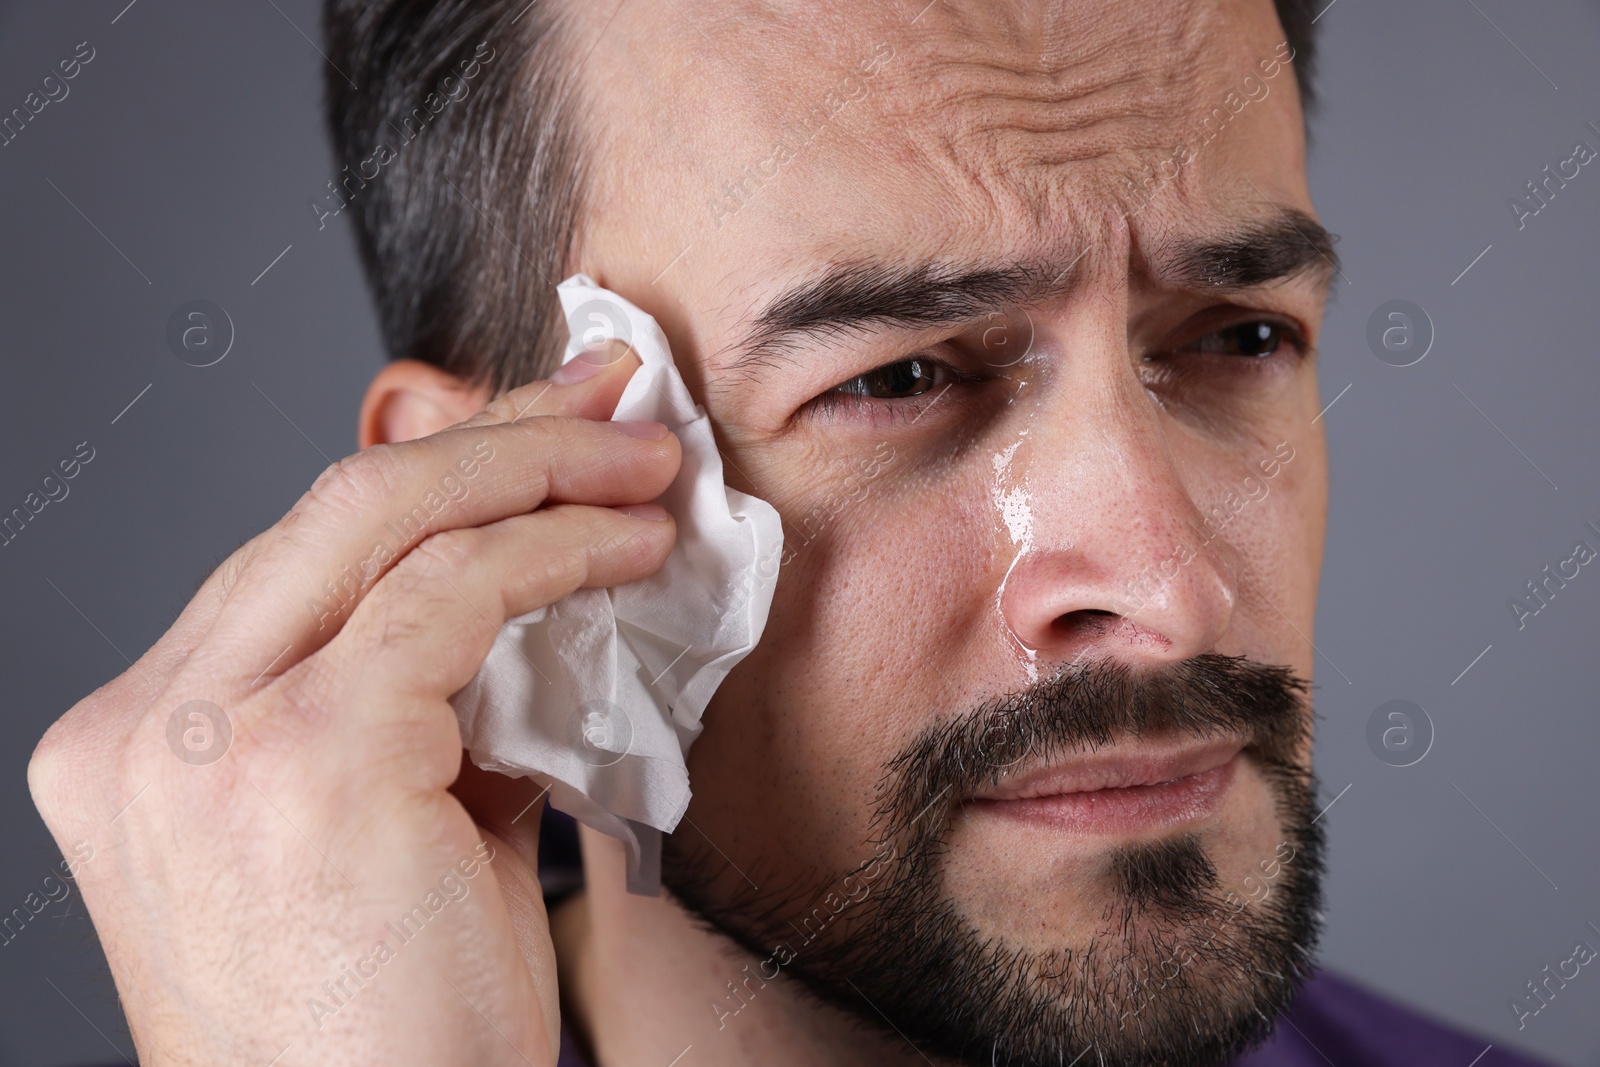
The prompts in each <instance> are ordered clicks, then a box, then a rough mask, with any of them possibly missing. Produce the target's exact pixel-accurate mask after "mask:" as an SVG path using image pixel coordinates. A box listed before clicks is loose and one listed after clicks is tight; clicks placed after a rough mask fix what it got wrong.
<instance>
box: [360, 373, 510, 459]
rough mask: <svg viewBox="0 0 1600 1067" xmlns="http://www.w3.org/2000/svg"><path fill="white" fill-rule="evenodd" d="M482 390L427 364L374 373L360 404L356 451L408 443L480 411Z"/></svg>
mask: <svg viewBox="0 0 1600 1067" xmlns="http://www.w3.org/2000/svg"><path fill="white" fill-rule="evenodd" d="M490 395H491V390H490V387H489V386H488V385H477V386H474V385H471V384H469V383H467V382H465V381H462V380H461V379H460V378H457V377H456V376H455V375H453V374H450V373H449V372H447V371H442V370H440V369H439V368H438V367H435V366H433V365H432V364H431V363H423V362H421V361H420V360H415V359H401V360H396V361H395V362H393V363H390V364H389V365H388V366H386V367H384V368H383V370H381V371H379V372H378V374H377V377H375V378H373V379H372V384H371V385H369V386H367V395H366V398H365V399H364V400H363V401H362V402H361V423H360V427H359V429H358V431H357V433H358V439H359V442H360V445H361V447H362V448H369V447H371V446H372V445H381V444H395V443H397V442H400V441H413V440H415V439H416V438H418V437H426V436H428V435H429V434H431V433H438V432H439V431H440V430H442V429H444V428H445V427H447V426H454V425H455V424H456V423H458V422H463V421H465V420H467V419H470V418H471V417H472V416H474V415H476V414H477V413H478V412H480V411H482V410H483V409H484V407H485V406H486V405H487V404H488V403H489V399H490Z"/></svg>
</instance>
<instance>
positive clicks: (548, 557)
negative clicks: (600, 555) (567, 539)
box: [537, 545, 589, 590]
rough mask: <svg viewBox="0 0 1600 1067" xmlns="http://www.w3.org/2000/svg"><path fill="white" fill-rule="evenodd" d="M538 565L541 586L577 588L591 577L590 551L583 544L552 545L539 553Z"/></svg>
mask: <svg viewBox="0 0 1600 1067" xmlns="http://www.w3.org/2000/svg"><path fill="white" fill-rule="evenodd" d="M537 565H538V568H539V570H538V581H539V586H540V587H541V588H543V589H551V590H567V589H577V588H580V587H581V586H582V585H583V583H584V582H585V581H587V580H588V577H589V552H588V549H587V548H585V547H584V546H582V545H573V546H552V547H551V548H550V549H549V550H548V551H545V552H541V553H540V554H539V558H538V560H537Z"/></svg>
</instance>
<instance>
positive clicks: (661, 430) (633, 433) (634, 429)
mask: <svg viewBox="0 0 1600 1067" xmlns="http://www.w3.org/2000/svg"><path fill="white" fill-rule="evenodd" d="M611 425H612V426H614V427H616V429H617V432H619V433H625V434H627V435H628V436H629V437H637V438H639V440H641V441H659V440H661V439H662V438H663V437H665V436H667V428H666V427H665V426H663V425H662V424H661V423H659V422H629V421H627V420H623V421H620V422H613V423H612V424H611Z"/></svg>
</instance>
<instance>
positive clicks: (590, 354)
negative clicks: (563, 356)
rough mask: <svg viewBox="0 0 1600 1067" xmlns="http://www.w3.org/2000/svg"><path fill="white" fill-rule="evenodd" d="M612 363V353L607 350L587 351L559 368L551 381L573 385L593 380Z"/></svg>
mask: <svg viewBox="0 0 1600 1067" xmlns="http://www.w3.org/2000/svg"><path fill="white" fill-rule="evenodd" d="M612 362H614V361H613V360H612V359H611V353H610V352H609V351H607V350H606V349H603V348H591V349H587V350H586V351H583V352H579V353H578V354H577V355H576V356H573V357H572V358H571V359H570V360H568V361H567V362H565V363H563V364H561V366H559V367H557V368H556V369H555V373H553V374H551V375H550V380H551V381H552V382H555V383H556V384H557V385H573V384H575V383H577V382H581V381H586V380H588V379H590V378H593V377H594V376H595V375H596V374H599V373H600V372H601V371H603V370H605V369H606V367H608V366H610V365H611V363H612Z"/></svg>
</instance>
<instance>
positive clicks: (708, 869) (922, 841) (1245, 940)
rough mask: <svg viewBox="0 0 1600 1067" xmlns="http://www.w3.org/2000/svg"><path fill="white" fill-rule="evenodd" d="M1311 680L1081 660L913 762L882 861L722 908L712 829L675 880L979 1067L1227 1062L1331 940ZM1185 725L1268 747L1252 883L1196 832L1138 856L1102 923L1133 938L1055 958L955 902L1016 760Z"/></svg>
mask: <svg viewBox="0 0 1600 1067" xmlns="http://www.w3.org/2000/svg"><path fill="white" fill-rule="evenodd" d="M1305 690H1306V685H1305V683H1304V682H1302V681H1300V680H1299V679H1297V678H1295V677H1294V675H1292V674H1291V673H1290V672H1289V671H1287V670H1285V669H1283V668H1280V667H1270V666H1263V665H1260V664H1256V663H1252V662H1250V661H1248V660H1245V659H1243V658H1239V657H1228V656H1220V655H1212V654H1208V655H1202V656H1197V657H1194V658H1193V659H1189V660H1186V661H1184V662H1182V663H1177V664H1173V665H1171V666H1167V667H1161V668H1153V669H1143V670H1139V671H1137V672H1136V671H1134V670H1132V669H1130V668H1128V667H1125V666H1122V665H1120V664H1116V663H1111V662H1104V663H1095V664H1090V665H1088V666H1086V667H1082V668H1075V667H1069V668H1065V669H1063V670H1062V672H1061V673H1060V674H1058V675H1057V676H1056V677H1054V678H1052V679H1049V680H1048V681H1044V682H1040V683H1038V684H1036V685H1034V686H1031V687H1030V688H1029V689H1027V690H1025V691H1023V692H1021V693H1018V694H1015V695H1013V696H1010V697H1007V698H1004V699H1002V700H1000V701H997V702H995V703H992V704H989V705H986V706H984V707H982V708H979V709H978V710H976V711H975V712H972V713H970V714H968V715H965V716H962V717H961V718H958V719H955V720H953V721H950V722H947V723H943V724H940V725H938V726H935V727H933V728H931V729H930V730H928V731H927V732H926V733H924V734H923V735H922V736H920V737H918V738H917V739H916V740H915V741H914V742H913V743H911V744H910V745H908V746H907V747H906V748H905V749H904V750H903V751H902V752H901V753H900V754H899V755H898V756H896V757H895V758H894V759H893V760H892V761H891V762H890V763H889V765H888V767H887V768H886V771H885V774H884V777H883V779H882V781H881V783H880V785H879V789H878V808H877V814H876V819H875V822H874V830H875V842H874V845H875V856H874V858H873V859H870V860H867V861H865V862H863V863H862V864H860V865H858V867H857V868H856V869H855V870H854V871H852V872H849V873H846V874H840V873H838V872H832V873H825V874H823V875H822V876H820V877H817V878H816V879H814V880H808V882H807V884H805V885H800V884H798V883H795V882H791V883H790V884H788V885H787V886H786V887H785V888H784V889H783V890H782V891H773V890H770V889H769V890H768V891H766V892H762V893H754V892H749V891H740V892H737V893H736V895H734V896H733V897H732V899H729V900H727V901H726V902H724V901H719V900H716V899H713V897H712V895H711V894H710V893H709V892H708V890H709V887H710V886H711V884H712V880H713V878H714V877H715V874H716V872H717V871H718V870H719V867H720V864H719V863H718V862H717V860H716V857H715V855H714V854H711V850H710V849H709V848H708V847H706V844H707V843H706V842H705V840H704V839H703V838H701V837H700V836H699V835H698V834H697V833H696V832H695V831H692V830H691V831H689V832H688V833H687V834H686V833H685V832H683V831H680V832H678V833H677V834H675V835H673V836H672V837H669V838H668V839H667V842H666V848H665V849H664V852H663V881H664V883H665V884H666V886H667V887H668V888H669V889H670V890H671V891H672V892H673V894H674V895H675V896H676V897H677V898H678V899H679V900H680V901H681V902H682V903H683V904H684V905H685V906H686V907H687V908H688V909H690V911H692V912H693V913H695V914H697V915H698V916H699V917H700V918H701V919H702V920H703V921H705V922H706V923H708V924H709V925H710V926H711V927H712V928H713V929H714V930H717V931H719V932H721V933H723V934H725V935H726V936H728V937H730V938H732V939H733V940H734V941H736V942H738V943H739V944H740V945H742V946H743V947H744V948H746V949H747V950H748V951H750V952H751V953H753V954H755V955H756V956H757V957H758V958H761V959H762V960H763V961H764V962H766V966H767V968H768V969H764V970H763V972H762V973H763V976H764V977H768V978H770V977H772V971H771V969H770V968H773V967H776V968H777V969H780V970H783V971H787V972H789V973H791V974H793V975H794V976H795V977H796V978H798V979H799V980H800V981H801V982H802V983H804V985H805V987H806V988H807V989H808V990H809V991H810V992H811V993H812V994H814V995H815V996H816V997H818V998H819V999H821V1000H823V1001H824V1002H827V1003H829V1004H833V1005H835V1006H837V1007H840V1008H843V1009H844V1010H846V1011H848V1012H849V1013H850V1014H851V1015H853V1016H855V1017H856V1018H857V1019H859V1020H860V1021H861V1022H863V1023H866V1024H868V1025H870V1026H872V1027H873V1028H875V1029H877V1030H880V1031H881V1032H883V1033H884V1034H885V1035H887V1036H889V1037H891V1038H894V1037H896V1035H898V1038H903V1039H905V1040H907V1041H909V1042H911V1043H912V1045H913V1046H914V1047H915V1048H916V1049H918V1050H919V1051H920V1052H922V1053H924V1054H926V1055H930V1056H937V1057H940V1058H943V1059H946V1060H950V1061H954V1062H958V1063H962V1064H970V1065H972V1067H991V1065H998V1064H1040V1065H1044V1064H1054V1065H1058V1067H1064V1065H1067V1064H1074V1063H1076V1064H1082V1065H1084V1067H1088V1065H1094V1067H1124V1065H1126V1067H1135V1065H1138V1067H1158V1065H1159V1067H1211V1065H1216V1064H1223V1063H1226V1062H1227V1061H1228V1059H1229V1058H1230V1057H1232V1056H1233V1055H1236V1054H1237V1053H1239V1052H1241V1051H1243V1050H1244V1049H1246V1048H1248V1047H1250V1046H1251V1045H1253V1044H1256V1043H1258V1042H1259V1041H1261V1040H1262V1039H1263V1038H1265V1037H1266V1036H1267V1035H1268V1034H1269V1033H1270V1032H1271V1029H1272V1024H1273V1020H1274V1016H1275V1014H1276V1013H1277V1012H1278V1011H1279V1010H1280V1009H1281V1008H1283V1007H1284V1006H1286V1005H1287V1004H1288V1002H1289V1001H1290V1000H1291V999H1292V998H1293V996H1294V993H1295V991H1296V990H1297V989H1298V987H1299V984H1300V982H1301V981H1302V980H1303V979H1304V977H1305V975H1306V973H1307V971H1308V968H1309V966H1310V962H1311V950H1312V947H1313V945H1314V943H1315V941H1316V938H1317V935H1318V917H1319V912H1318V909H1319V904H1320V895H1321V893H1320V885H1321V875H1322V852H1323V839H1322V832H1321V828H1320V827H1319V826H1317V824H1316V821H1315V814H1314V810H1313V809H1314V797H1315V779H1314V778H1313V776H1312V774H1311V772H1310V769H1309V767H1305V766H1302V765H1301V764H1300V762H1299V760H1300V758H1301V757H1300V755H1299V752H1300V750H1301V746H1302V744H1303V742H1304V741H1305V740H1306V738H1307V736H1308V734H1309V731H1310V709H1309V707H1308V706H1307V702H1306V700H1305ZM1175 735H1187V736H1192V737H1195V738H1199V739H1211V738H1217V737H1245V738H1248V739H1249V742H1248V744H1247V745H1246V748H1245V750H1244V751H1245V753H1246V755H1247V756H1249V757H1250V759H1251V760H1252V761H1253V763H1254V765H1255V766H1256V768H1257V769H1258V770H1259V771H1260V772H1261V773H1262V775H1263V777H1264V778H1265V780H1266V782H1267V784H1268V786H1269V788H1270V789H1271V791H1272V794H1273V799H1274V807H1275V811H1276V815H1277V819H1278V823H1279V826H1280V827H1281V828H1282V840H1281V843H1280V844H1279V845H1278V848H1277V850H1275V852H1274V853H1273V855H1271V856H1264V857H1260V859H1261V864H1260V866H1259V867H1258V868H1257V870H1258V871H1260V872H1261V873H1260V874H1258V875H1255V876H1253V877H1252V878H1250V879H1246V880H1245V881H1246V882H1247V883H1251V884H1245V885H1240V886H1228V885H1224V884H1222V882H1221V880H1220V878H1219V876H1218V873H1217V870H1216V868H1215V866H1214V865H1213V863H1212V862H1211V859H1210V858H1209V856H1208V855H1207V854H1206V850H1205V847H1204V845H1203V844H1202V842H1201V840H1200V838H1199V836H1198V835H1195V834H1185V835H1180V836H1176V837H1174V838H1169V839H1164V840H1160V841H1154V842H1149V843H1143V844H1140V845H1137V846H1131V847H1120V848H1117V849H1115V850H1113V851H1112V853H1111V855H1110V861H1111V862H1110V867H1109V872H1108V873H1109V883H1110V888H1111V889H1112V900H1113V903H1112V904H1110V905H1108V907H1107V908H1106V911H1105V913H1104V914H1103V915H1102V917H1101V918H1102V924H1103V925H1104V926H1105V927H1108V928H1109V929H1111V930H1113V931H1115V933H1113V934H1111V935H1096V936H1095V937H1093V938H1091V939H1090V941H1089V942H1088V943H1087V944H1084V945H1079V946H1074V947H1062V948H1058V949H1052V950H1049V951H1044V952H1039V951H1031V950H1024V949H1021V948H1018V947H1015V946H1011V945H1008V944H1006V943H1005V942H1003V941H1001V940H999V939H997V938H993V937H986V936H985V935H984V934H983V933H981V932H980V931H979V930H977V929H976V928H974V927H973V926H972V925H971V923H970V922H969V921H968V920H967V919H966V918H965V917H964V916H963V915H962V913H961V911H960V908H959V907H958V905H957V902H956V901H955V900H952V899H951V898H950V897H949V896H947V895H946V894H945V892H944V889H943V886H942V878H941V859H942V856H943V853H944V850H945V848H946V839H947V832H948V829H949V826H950V821H951V817H952V816H953V814H954V813H955V810H956V809H957V807H959V805H960V803H961V802H962V801H963V800H964V799H966V798H968V797H970V796H972V795H973V794H974V793H975V792H976V791H978V790H980V789H982V788H984V787H987V786H990V785H993V784H994V783H995V782H997V781H998V780H999V778H1000V777H1001V776H1002V775H1003V774H1004V773H1006V771H1007V769H1008V768H1010V767H1012V766H1013V765H1016V764H1019V763H1022V762H1023V761H1039V760H1047V759H1052V758H1054V757H1056V756H1059V755H1062V754H1065V753H1070V752H1082V751H1086V750H1089V749H1093V748H1095V747H1097V746H1103V745H1106V744H1109V743H1111V742H1112V741H1113V740H1114V739H1115V740H1127V739H1131V738H1139V737H1155V736H1175ZM875 871H876V873H875V874H874V873H873V872H875ZM762 881H763V884H770V883H771V881H772V879H762ZM797 924H798V925H797ZM802 926H803V927H804V929H802ZM775 946H777V948H776V949H775ZM746 988H748V983H747V986H746Z"/></svg>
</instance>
